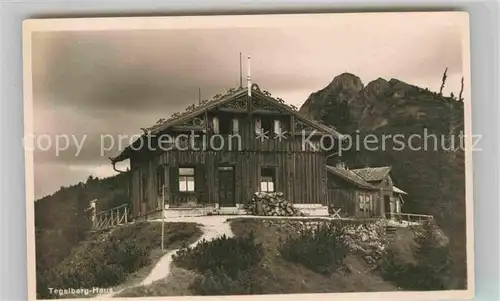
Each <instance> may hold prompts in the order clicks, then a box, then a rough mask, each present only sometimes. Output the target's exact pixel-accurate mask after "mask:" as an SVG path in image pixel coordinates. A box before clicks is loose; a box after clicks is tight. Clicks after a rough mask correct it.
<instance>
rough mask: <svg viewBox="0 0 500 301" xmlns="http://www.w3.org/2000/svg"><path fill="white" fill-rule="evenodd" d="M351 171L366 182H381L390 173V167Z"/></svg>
mask: <svg viewBox="0 0 500 301" xmlns="http://www.w3.org/2000/svg"><path fill="white" fill-rule="evenodd" d="M351 171H352V172H353V173H355V174H357V175H358V176H360V177H361V178H363V179H364V180H365V181H367V182H376V181H382V180H383V179H384V178H385V177H386V176H387V175H388V174H389V172H390V171H391V167H390V166H383V167H365V168H358V169H351Z"/></svg>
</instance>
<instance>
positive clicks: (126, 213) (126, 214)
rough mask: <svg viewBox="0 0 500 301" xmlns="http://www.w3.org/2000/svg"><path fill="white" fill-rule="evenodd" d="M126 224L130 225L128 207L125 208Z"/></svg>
mask: <svg viewBox="0 0 500 301" xmlns="http://www.w3.org/2000/svg"><path fill="white" fill-rule="evenodd" d="M125 224H128V212H127V206H125Z"/></svg>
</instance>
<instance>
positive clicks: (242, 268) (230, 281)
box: [173, 232, 264, 295]
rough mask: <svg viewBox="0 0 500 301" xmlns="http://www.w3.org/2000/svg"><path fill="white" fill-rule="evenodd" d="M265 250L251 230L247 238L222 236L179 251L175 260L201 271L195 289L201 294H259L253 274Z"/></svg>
mask: <svg viewBox="0 0 500 301" xmlns="http://www.w3.org/2000/svg"><path fill="white" fill-rule="evenodd" d="M263 254H264V250H263V248H262V245H261V244H260V243H255V241H254V235H253V233H252V232H251V233H250V234H249V235H248V236H243V237H227V236H225V235H224V236H222V237H218V238H216V239H214V240H211V241H206V240H203V241H201V242H200V243H199V244H197V245H196V246H195V247H183V248H181V249H179V251H177V252H176V253H175V254H174V256H173V260H174V263H175V264H176V265H177V266H179V267H183V268H186V269H188V270H193V271H197V272H199V273H201V275H199V276H198V277H197V278H196V279H195V281H194V282H193V284H192V285H191V290H192V291H193V292H194V293H196V294H200V295H234V294H255V293H258V292H259V291H260V285H259V283H258V282H256V281H255V280H254V278H253V277H252V268H254V267H256V266H258V265H259V263H260V261H261V260H262V257H263Z"/></svg>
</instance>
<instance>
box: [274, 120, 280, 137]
mask: <svg viewBox="0 0 500 301" xmlns="http://www.w3.org/2000/svg"><path fill="white" fill-rule="evenodd" d="M274 133H275V134H280V133H281V122H280V121H279V119H275V120H274Z"/></svg>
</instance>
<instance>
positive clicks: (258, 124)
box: [255, 117, 262, 134]
mask: <svg viewBox="0 0 500 301" xmlns="http://www.w3.org/2000/svg"><path fill="white" fill-rule="evenodd" d="M261 124H262V121H261V120H260V118H259V117H257V118H255V133H257V134H259V133H260V132H261V128H262V126H261Z"/></svg>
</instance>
